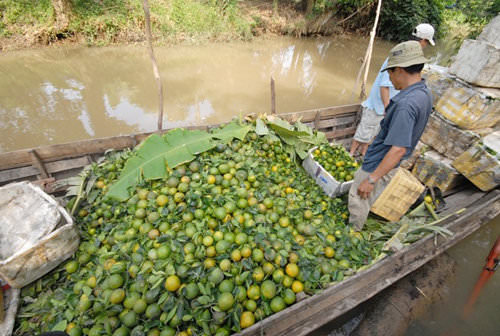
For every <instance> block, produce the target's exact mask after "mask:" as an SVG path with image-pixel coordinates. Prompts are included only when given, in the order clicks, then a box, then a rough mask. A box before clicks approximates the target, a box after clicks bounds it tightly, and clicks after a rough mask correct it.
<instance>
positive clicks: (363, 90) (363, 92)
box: [359, 0, 382, 100]
mask: <svg viewBox="0 0 500 336" xmlns="http://www.w3.org/2000/svg"><path fill="white" fill-rule="evenodd" d="M381 7H382V0H378V5H377V14H376V16H375V23H374V24H373V28H372V31H371V32H370V43H369V44H368V51H367V56H368V58H367V59H366V62H365V63H366V64H365V75H364V76H363V83H362V84H361V93H360V95H359V97H360V98H361V100H363V99H365V97H366V80H367V78H368V70H369V69H370V61H371V59H372V51H373V41H374V40H375V35H376V33H377V25H378V18H379V16H380V8H381Z"/></svg>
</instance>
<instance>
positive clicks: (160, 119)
mask: <svg viewBox="0 0 500 336" xmlns="http://www.w3.org/2000/svg"><path fill="white" fill-rule="evenodd" d="M142 7H143V9H144V18H145V19H146V37H147V39H148V50H149V56H150V58H151V63H153V74H154V76H155V79H156V83H157V84H158V97H159V100H160V102H159V106H158V131H160V130H161V129H163V87H162V84H161V77H160V71H159V70H158V64H157V63H156V58H155V54H154V52H153V37H152V35H151V19H150V15H149V3H148V0H143V2H142Z"/></svg>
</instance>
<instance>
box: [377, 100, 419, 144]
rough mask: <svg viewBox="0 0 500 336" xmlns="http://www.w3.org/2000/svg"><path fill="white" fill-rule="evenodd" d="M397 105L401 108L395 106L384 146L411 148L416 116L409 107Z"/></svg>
mask: <svg viewBox="0 0 500 336" xmlns="http://www.w3.org/2000/svg"><path fill="white" fill-rule="evenodd" d="M398 105H401V106H397V107H396V110H395V111H394V116H393V117H392V119H391V121H390V124H389V130H388V132H387V137H386V138H385V140H384V145H386V146H398V147H406V148H411V146H412V145H411V144H412V142H411V140H412V135H413V134H412V133H413V127H414V126H415V122H416V118H415V116H416V114H415V111H414V109H413V108H412V106H411V105H409V104H407V103H404V102H400V103H399V104H398Z"/></svg>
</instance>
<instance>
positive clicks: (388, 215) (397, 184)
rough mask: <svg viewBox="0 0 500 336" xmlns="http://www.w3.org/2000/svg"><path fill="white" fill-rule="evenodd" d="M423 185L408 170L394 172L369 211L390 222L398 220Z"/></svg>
mask: <svg viewBox="0 0 500 336" xmlns="http://www.w3.org/2000/svg"><path fill="white" fill-rule="evenodd" d="M424 189H425V187H424V186H423V185H422V184H421V183H420V182H419V181H418V180H417V178H416V177H415V176H413V175H412V174H411V173H410V172H409V171H408V170H406V169H403V168H398V170H397V172H396V174H395V175H394V177H393V178H392V179H391V182H389V185H388V186H387V187H386V188H385V189H384V191H383V192H382V194H380V196H379V197H378V198H377V200H376V201H375V203H374V204H373V206H372V208H371V211H372V212H373V213H374V214H377V215H379V216H381V217H383V218H385V219H387V220H389V221H391V222H396V221H398V220H399V219H400V218H401V217H402V216H403V215H404V214H405V213H406V211H408V209H409V208H410V206H411V205H412V204H413V203H415V201H416V200H417V198H418V197H419V196H420V194H421V193H422V192H423V191H424Z"/></svg>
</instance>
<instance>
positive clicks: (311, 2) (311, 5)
mask: <svg viewBox="0 0 500 336" xmlns="http://www.w3.org/2000/svg"><path fill="white" fill-rule="evenodd" d="M315 2H316V0H306V15H311V14H312V11H313V8H314V3H315Z"/></svg>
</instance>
